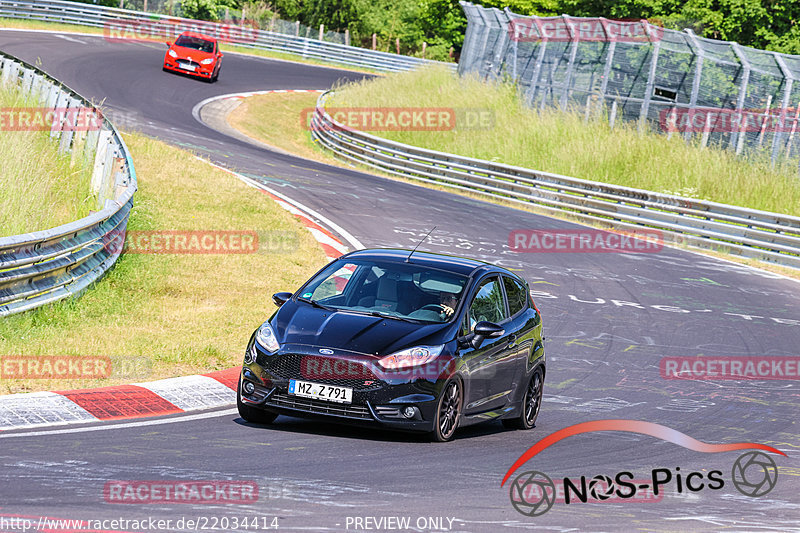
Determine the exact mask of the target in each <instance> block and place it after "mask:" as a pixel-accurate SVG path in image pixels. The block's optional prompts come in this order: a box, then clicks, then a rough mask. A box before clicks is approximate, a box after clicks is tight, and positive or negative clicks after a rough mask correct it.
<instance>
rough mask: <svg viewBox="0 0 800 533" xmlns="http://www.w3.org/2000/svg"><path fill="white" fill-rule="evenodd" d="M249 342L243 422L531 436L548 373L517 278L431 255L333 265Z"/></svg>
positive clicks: (390, 255) (387, 253) (393, 253)
mask: <svg viewBox="0 0 800 533" xmlns="http://www.w3.org/2000/svg"><path fill="white" fill-rule="evenodd" d="M272 299H273V301H274V302H275V304H276V305H278V306H279V307H280V308H279V309H278V310H277V311H276V312H275V314H273V315H272V317H271V318H270V319H269V320H268V321H267V322H264V324H262V325H261V327H259V328H258V329H257V330H256V331H255V332H254V333H253V335H252V337H251V338H250V342H249V344H248V346H247V351H246V353H245V357H244V365H243V367H242V372H241V375H240V378H239V386H238V393H237V404H238V407H239V414H240V415H241V417H242V418H243V419H245V420H246V421H249V422H255V423H270V422H272V421H273V420H275V418H276V417H277V416H278V414H286V415H291V416H311V417H325V418H327V419H329V420H339V421H342V422H348V423H358V424H367V425H377V426H382V427H386V428H390V429H398V430H408V431H422V432H429V433H430V434H431V436H432V438H433V439H434V440H438V441H447V440H450V439H451V438H452V437H453V434H454V432H455V430H456V428H457V427H459V426H466V425H469V424H474V423H477V422H483V421H487V420H494V419H500V420H502V421H503V423H504V424H505V425H506V426H508V427H514V428H520V429H530V428H532V427H533V425H534V423H535V422H536V417H537V415H538V414H539V408H540V406H541V401H542V387H543V384H544V378H545V354H544V344H543V340H544V337H543V336H542V320H541V317H540V315H539V311H538V309H537V308H536V306H535V305H534V303H533V300H532V299H531V296H530V291H529V290H528V286H527V284H526V283H525V281H524V280H522V279H521V278H520V277H518V276H517V275H516V274H514V273H512V272H510V271H508V270H506V269H504V268H500V267H497V266H493V265H491V264H488V263H484V262H480V261H475V260H472V259H464V258H459V257H452V256H447V255H440V254H433V253H428V252H410V251H408V250H360V251H357V252H352V253H349V254H347V255H344V256H342V257H340V258H339V259H337V260H335V261H333V262H331V263H329V264H328V265H327V266H325V267H324V268H323V269H322V270H320V271H319V272H318V273H317V274H315V275H314V276H313V277H312V278H311V280H309V281H308V282H306V284H305V285H303V286H302V287H301V288H300V289H299V290H298V291H297V292H295V293H294V294H292V293H288V292H280V293H277V294H275V295H273V297H272Z"/></svg>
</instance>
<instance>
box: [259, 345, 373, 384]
mask: <svg viewBox="0 0 800 533" xmlns="http://www.w3.org/2000/svg"><path fill="white" fill-rule="evenodd" d="M261 362H262V361H259V363H261ZM264 363H265V364H263V365H262V367H263V368H264V370H266V371H267V372H268V373H269V374H271V376H269V375H268V376H265V377H267V378H273V379H274V378H275V377H278V378H282V379H301V380H306V381H313V382H314V383H324V384H325V385H338V386H340V387H348V388H351V389H353V390H357V391H370V390H376V389H380V388H381V387H383V385H384V382H383V381H381V380H380V379H378V377H377V376H375V374H373V373H372V371H371V370H370V369H369V367H368V366H366V365H364V364H362V363H359V362H357V361H351V360H347V359H337V358H335V357H321V356H317V355H302V354H293V353H290V354H281V355H272V356H266V357H264Z"/></svg>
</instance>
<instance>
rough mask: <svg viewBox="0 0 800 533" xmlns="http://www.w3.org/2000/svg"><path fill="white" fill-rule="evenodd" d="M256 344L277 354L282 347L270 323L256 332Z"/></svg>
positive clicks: (263, 325)
mask: <svg viewBox="0 0 800 533" xmlns="http://www.w3.org/2000/svg"><path fill="white" fill-rule="evenodd" d="M256 342H258V344H260V345H261V346H262V347H264V348H265V349H266V350H267V351H270V352H276V351H278V348H280V347H281V345H280V344H279V343H278V338H277V337H275V332H274V331H272V326H270V325H269V322H264V323H263V324H261V327H260V328H258V331H257V332H256Z"/></svg>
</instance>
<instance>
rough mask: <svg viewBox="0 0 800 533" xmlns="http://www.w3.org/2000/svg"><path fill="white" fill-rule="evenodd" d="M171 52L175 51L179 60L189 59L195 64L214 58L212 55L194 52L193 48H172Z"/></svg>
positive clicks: (199, 51) (198, 51)
mask: <svg viewBox="0 0 800 533" xmlns="http://www.w3.org/2000/svg"><path fill="white" fill-rule="evenodd" d="M172 50H175V53H176V54H178V57H180V58H181V59H184V58H189V59H191V60H192V61H196V62H197V63H199V62H201V61H202V60H204V59H208V58H209V57H214V54H211V53H208V52H203V51H201V50H195V49H194V48H184V47H183V46H172Z"/></svg>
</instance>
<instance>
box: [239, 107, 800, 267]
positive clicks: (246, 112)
mask: <svg viewBox="0 0 800 533" xmlns="http://www.w3.org/2000/svg"><path fill="white" fill-rule="evenodd" d="M318 96H319V95H318V94H315V93H314V94H309V93H270V94H264V95H255V96H251V97H248V98H245V99H243V100H242V101H241V104H240V105H239V106H238V107H236V108H235V109H234V110H233V111H232V112H231V113H230V114H229V115H228V117H227V121H228V123H229V124H230V125H231V126H233V127H234V128H236V129H238V130H239V131H241V132H242V133H244V134H246V135H248V136H249V137H251V138H253V139H256V140H258V141H260V142H262V143H264V144H267V145H270V146H273V147H276V148H279V149H281V150H285V151H287V152H290V153H293V154H295V155H298V156H301V157H305V158H307V159H312V160H315V161H319V162H322V163H326V164H329V165H333V166H339V167H343V168H354V167H356V168H359V169H361V170H363V171H365V172H368V173H371V174H377V175H380V176H384V177H387V178H389V179H394V180H398V181H404V182H407V183H412V184H415V185H420V186H424V187H428V188H432V189H437V190H442V191H447V192H449V193H454V194H459V195H461V196H466V197H469V198H473V199H477V200H482V201H489V202H492V203H495V204H499V205H503V206H506V207H511V208H514V209H520V210H525V211H530V212H532V213H537V214H544V215H546V216H549V217H554V216H555V217H557V218H560V219H563V220H568V221H571V222H577V223H579V224H583V225H586V222H583V221H580V220H578V219H576V218H575V217H572V216H570V215H569V214H568V213H566V212H565V213H563V214H558V215H554V214H553V213H551V212H546V211H544V210H542V209H539V208H538V207H537V206H536V204H529V205H521V204H518V203H514V202H509V201H504V200H502V199H498V198H487V197H485V196H482V195H478V194H474V193H470V192H467V191H460V190H455V189H453V188H450V187H446V186H440V185H433V184H429V183H422V182H419V181H416V180H413V179H410V178H401V177H398V176H395V175H392V174H388V173H384V172H380V171H378V170H376V169H374V168H371V167H367V166H364V165H353V164H350V163H349V162H343V161H340V160H339V159H336V158H334V157H333V156H332V155H331V152H329V151H327V150H324V149H322V148H321V147H319V146H318V145H317V143H315V142H314V140H313V138H312V137H311V134H310V132H309V131H308V129H307V128H305V127H304V124H305V122H304V121H303V120H302V117H304V116H305V113H306V111H307V110H308V109H310V108H313V107H314V105H315V104H316V100H317V97H318ZM418 105H419V104H416V105H414V107H417V106H418ZM358 107H364V106H363V105H359V106H358ZM553 118H557V117H553ZM426 134H428V133H426ZM404 142H405V141H404ZM695 150H696V149H695ZM737 161H739V160H736V161H734V162H737ZM739 162H740V163H741V161H739ZM643 188H647V187H643ZM690 192H691V191H690ZM598 227H600V226H598ZM692 250H693V251H695V252H697V251H699V250H698V249H694V248H693V249H692ZM701 253H703V254H705V255H709V256H712V257H718V258H721V259H726V260H729V261H734V262H736V263H740V264H746V265H749V266H752V267H757V268H761V269H763V270H768V271H771V272H776V273H779V274H782V275H785V276H789V277H793V278H800V273H798V272H797V271H796V270H794V269H791V268H788V267H781V266H778V265H771V264H768V263H763V262H761V261H758V260H756V259H746V258H742V257H739V256H736V255H731V254H728V253H725V252H722V251H713V250H702V252H701Z"/></svg>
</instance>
